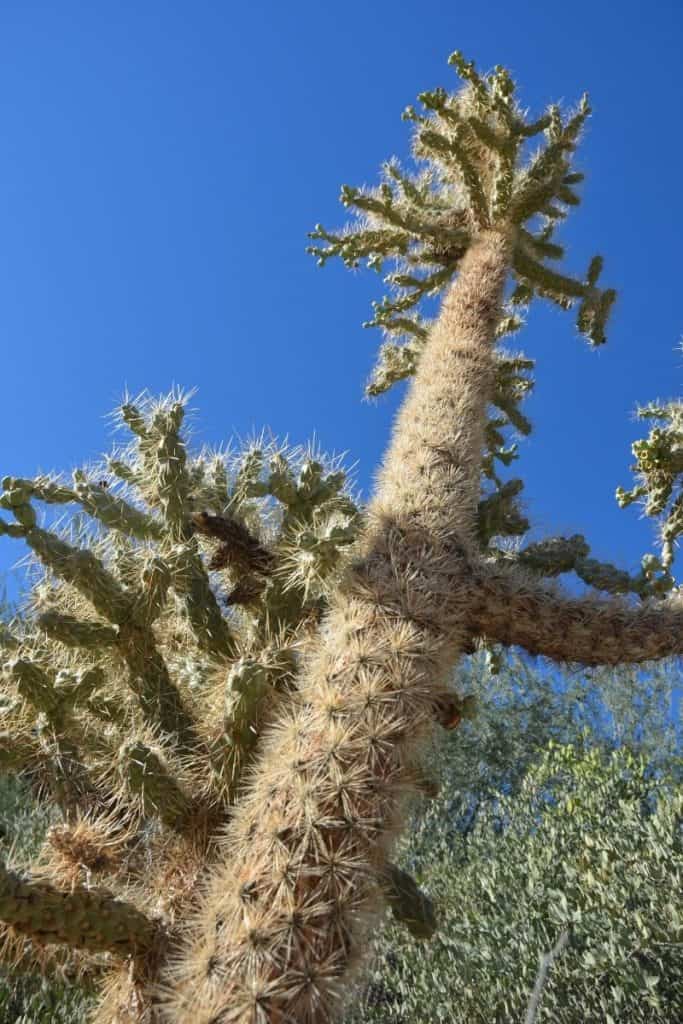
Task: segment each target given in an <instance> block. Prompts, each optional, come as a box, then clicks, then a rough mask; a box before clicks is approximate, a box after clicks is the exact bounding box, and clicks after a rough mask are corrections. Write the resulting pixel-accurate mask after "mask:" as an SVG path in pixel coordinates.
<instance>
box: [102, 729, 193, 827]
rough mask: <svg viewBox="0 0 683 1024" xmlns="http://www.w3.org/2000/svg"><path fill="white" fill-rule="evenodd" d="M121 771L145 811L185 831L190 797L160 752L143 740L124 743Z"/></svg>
mask: <svg viewBox="0 0 683 1024" xmlns="http://www.w3.org/2000/svg"><path fill="white" fill-rule="evenodd" d="M119 771H120V772H121V775H122V777H123V779H124V784H125V785H126V787H127V789H128V791H129V793H132V794H134V795H135V797H137V799H138V800H139V801H140V805H141V809H142V811H143V813H144V814H147V815H154V816H156V817H158V818H159V819H160V820H161V821H163V822H164V824H165V825H167V826H168V827H169V828H171V829H175V830H177V831H182V828H183V825H184V824H186V821H187V816H188V812H189V804H188V799H187V796H186V795H185V793H184V792H183V790H182V789H181V787H180V786H179V785H178V783H177V782H176V780H175V779H174V778H173V777H172V775H171V774H170V772H169V770H168V768H167V767H166V765H165V764H164V762H163V760H162V758H161V757H160V756H159V754H158V753H157V752H156V751H154V750H152V749H151V748H150V747H148V746H147V745H146V744H145V743H142V742H141V741H140V740H132V741H131V742H129V743H126V744H124V746H123V747H122V749H121V752H120V754H119Z"/></svg>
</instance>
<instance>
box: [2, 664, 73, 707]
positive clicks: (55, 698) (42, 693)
mask: <svg viewBox="0 0 683 1024" xmlns="http://www.w3.org/2000/svg"><path fill="white" fill-rule="evenodd" d="M10 673H11V675H12V677H13V679H14V682H15V684H16V687H17V691H18V692H19V694H20V695H21V696H22V697H23V698H24V700H26V701H28V702H29V703H30V704H32V705H33V707H34V708H36V710H37V711H42V712H43V713H44V714H45V715H47V717H48V718H51V719H54V718H56V717H57V716H58V715H59V712H60V710H61V700H60V698H59V695H58V694H57V692H56V691H55V687H54V683H53V682H52V681H51V680H50V678H49V677H48V676H47V675H46V674H45V672H43V670H42V669H41V668H40V667H39V666H38V665H36V664H34V663H33V662H31V661H27V660H26V659H24V658H19V659H17V660H16V661H14V662H12V664H11V665H10Z"/></svg>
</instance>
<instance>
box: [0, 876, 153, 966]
mask: <svg viewBox="0 0 683 1024" xmlns="http://www.w3.org/2000/svg"><path fill="white" fill-rule="evenodd" d="M0 920H2V921H4V922H5V924H8V925H11V927H12V928H13V929H14V930H15V931H17V932H19V933H20V934H22V935H25V936H26V937H27V938H29V939H31V940H32V941H34V942H37V943H39V944H45V943H60V944H63V945H67V946H70V947H71V948H73V949H82V950H87V951H88V952H90V953H101V952H108V953H115V954H116V955H118V956H121V957H129V956H131V955H140V954H143V953H144V952H145V951H146V950H149V949H151V948H152V947H153V946H154V944H155V943H156V942H158V939H159V934H160V929H159V925H158V924H157V923H156V922H154V921H151V920H150V919H149V918H148V917H147V916H146V915H145V914H143V913H142V912H141V911H140V910H138V909H137V908H136V907H134V906H132V904H130V903H125V902H123V901H122V900H117V899H114V898H113V897H111V896H110V895H108V894H106V893H99V892H97V891H96V890H92V889H87V890H86V889H74V890H73V891H72V892H60V891H59V890H58V889H56V888H55V887H54V886H52V885H50V884H48V883H47V882H43V881H29V880H27V879H25V878H22V877H21V875H19V874H17V873H16V872H14V871H9V870H8V869H7V868H6V867H5V866H4V865H3V864H0Z"/></svg>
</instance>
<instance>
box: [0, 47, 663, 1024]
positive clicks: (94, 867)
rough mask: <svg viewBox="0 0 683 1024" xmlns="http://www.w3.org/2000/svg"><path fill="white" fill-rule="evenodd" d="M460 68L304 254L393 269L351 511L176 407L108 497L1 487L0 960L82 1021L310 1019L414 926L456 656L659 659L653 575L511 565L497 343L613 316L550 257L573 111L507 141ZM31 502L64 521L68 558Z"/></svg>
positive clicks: (282, 457)
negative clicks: (21, 816)
mask: <svg viewBox="0 0 683 1024" xmlns="http://www.w3.org/2000/svg"><path fill="white" fill-rule="evenodd" d="M452 63H453V64H454V65H455V67H456V70H457V71H458V73H459V74H460V76H461V78H462V79H463V82H464V86H463V88H462V89H461V91H460V92H458V93H456V94H455V95H449V94H447V93H446V92H445V91H443V90H436V91H435V92H433V93H425V94H424V95H423V96H422V97H421V99H422V102H423V105H424V107H425V113H424V114H417V113H416V112H415V111H413V110H409V111H408V112H407V117H408V119H409V120H411V121H412V122H413V123H414V125H415V134H414V153H415V156H416V158H417V160H418V162H419V164H418V170H417V172H416V173H415V174H410V173H407V172H404V171H403V170H402V169H401V168H400V167H399V166H398V164H397V163H396V162H391V163H389V164H388V165H387V166H386V168H385V180H384V181H383V183H382V184H381V185H380V187H379V189H378V190H376V191H369V192H362V191H358V190H354V189H349V188H345V189H344V190H343V192H342V199H343V201H344V202H345V204H346V205H348V206H350V207H352V208H354V209H355V210H356V211H357V213H358V214H359V217H358V219H357V222H356V223H354V224H353V225H351V226H350V227H349V228H348V229H346V230H345V231H344V232H342V233H341V234H338V235H336V234H332V233H330V232H327V231H325V230H324V229H323V228H322V227H318V228H316V231H315V232H314V237H315V238H316V239H318V240H322V241H324V242H325V246H323V247H320V248H317V247H316V248H315V249H314V252H315V253H316V254H317V256H318V259H319V261H321V262H325V261H326V260H327V259H328V258H329V257H331V256H333V255H340V256H341V257H342V258H343V259H344V261H345V262H346V263H348V264H350V265H352V266H355V265H356V264H358V263H359V262H361V261H362V260H366V261H367V262H368V263H369V264H370V265H371V266H373V267H375V268H377V269H379V268H381V267H382V266H383V264H384V262H385V261H387V260H389V261H395V263H396V266H395V269H394V270H393V271H392V273H391V274H390V275H389V277H388V279H387V281H388V284H389V286H390V289H391V294H390V295H389V297H388V298H386V299H384V300H383V301H382V302H381V303H379V304H378V305H377V307H376V312H375V317H374V320H373V321H372V322H373V323H376V324H378V325H379V326H380V327H381V328H382V329H383V330H384V331H385V332H386V333H387V334H388V335H390V340H388V341H387V342H386V343H385V344H384V346H383V348H382V350H381V356H380V363H379V366H378V369H377V371H376V373H375V375H374V377H373V380H372V381H371V383H370V385H369V391H370V392H371V393H373V394H374V393H378V392H380V391H382V390H385V389H386V388H387V387H389V386H391V385H392V384H393V383H394V382H396V381H398V380H401V379H403V378H405V377H408V376H414V381H413V383H412V385H411V388H410V391H409V393H408V397H407V399H406V401H405V403H404V406H403V409H402V411H401V413H400V415H399V418H398V420H397V423H396V427H395V430H394V435H393V439H392V442H391V445H390V447H389V449H388V452H387V456H386V459H385V462H384V466H383V468H382V471H381V473H380V476H379V479H378V483H377V489H376V494H375V496H374V498H373V500H372V502H371V504H370V505H369V507H368V508H367V509H365V510H363V511H362V512H361V510H359V509H358V507H357V506H356V504H355V503H354V501H353V500H352V498H351V496H350V494H349V493H348V490H347V487H346V482H345V476H344V473H343V472H342V471H341V469H340V468H339V466H338V465H336V464H333V465H329V464H327V463H326V462H325V460H323V459H320V458H318V457H316V456H315V455H314V454H313V453H311V452H296V453H288V452H286V451H280V450H277V449H275V448H274V447H273V446H272V445H270V446H269V445H255V446H253V447H251V448H250V449H248V450H247V451H245V452H243V453H242V454H241V455H240V456H238V457H237V458H235V459H228V458H227V457H226V456H224V455H222V454H220V453H216V454H213V455H212V454H210V453H204V454H200V455H199V456H196V457H193V456H192V455H191V454H189V453H188V451H187V448H186V445H185V442H184V439H183V434H182V430H181V427H182V421H183V416H184V406H185V403H184V400H183V398H182V396H178V395H173V396H170V397H169V398H167V399H164V400H161V401H159V402H153V401H151V400H148V399H146V400H144V401H142V402H137V403H136V402H126V403H125V404H124V405H123V406H122V408H121V410H120V415H121V419H122V421H123V423H124V424H125V426H126V427H127V428H128V429H129V430H130V431H131V432H132V435H133V442H132V444H131V446H130V447H129V448H128V449H127V450H126V451H124V452H122V453H118V455H117V457H115V458H113V459H111V460H110V461H109V463H108V466H107V469H106V471H104V472H102V471H97V472H86V471H83V472H77V473H75V474H74V476H73V482H72V483H70V484H67V483H65V482H63V481H61V480H58V479H51V478H45V477H40V478H37V479H35V480H23V479H15V478H6V479H5V481H4V494H3V495H2V497H1V498H0V506H2V507H3V508H5V509H6V510H8V511H10V512H11V513H13V516H14V518H13V521H9V520H7V519H5V520H3V521H2V526H0V529H1V530H2V531H3V532H5V533H8V534H10V535H11V536H14V537H17V538H20V539H23V540H24V541H25V543H26V544H27V545H28V546H29V548H30V549H31V550H32V552H33V553H34V555H35V557H36V559H37V560H38V561H39V562H40V563H41V564H42V566H43V568H44V575H43V576H42V577H41V578H40V579H39V580H38V581H37V583H36V585H35V587H34V590H33V593H32V602H31V608H30V613H29V615H28V616H27V618H26V619H25V620H24V622H23V623H22V624H21V625H19V626H17V627H16V628H15V629H14V631H12V630H10V631H9V632H8V633H6V634H3V637H2V642H3V645H4V648H5V650H6V652H7V653H6V658H5V664H4V669H3V684H4V690H5V693H4V703H3V714H4V723H3V730H4V731H3V741H2V744H0V754H1V756H2V759H3V762H4V763H5V765H6V767H8V768H11V769H13V770H15V771H22V772H24V773H26V775H27V776H28V778H29V779H30V780H31V783H32V784H33V786H34V787H35V789H36V791H37V792H39V793H41V792H48V793H49V794H50V796H51V798H52V799H53V800H54V801H55V802H56V803H57V804H58V805H59V807H60V808H61V810H62V815H63V819H62V821H61V822H60V823H59V824H57V825H56V826H55V827H54V828H53V829H52V831H51V832H50V833H49V835H48V838H47V841H46V844H45V848H44V850H43V853H42V856H41V857H40V858H39V861H38V863H37V864H36V865H35V866H34V870H33V875H32V876H30V877H25V876H24V875H22V874H21V873H20V872H18V871H16V870H10V869H9V868H7V869H3V875H2V878H1V879H0V918H2V919H3V920H4V921H5V922H6V941H5V945H4V948H5V951H6V954H7V956H8V957H10V958H11V957H14V958H15V960H16V961H17V962H21V963H22V964H26V963H31V962H32V958H33V961H34V962H35V961H40V962H41V963H42V964H43V965H44V969H46V970H47V969H49V967H50V964H52V965H54V966H60V965H62V964H64V963H65V962H68V963H69V964H70V965H71V966H73V967H76V968H77V969H78V970H81V971H82V972H84V973H87V974H90V975H92V976H94V977H97V978H100V979H101V984H102V992H103V996H102V1000H101V1002H100V1005H99V1008H98V1010H97V1013H96V1019H97V1020H99V1021H101V1022H105V1021H131V1022H132V1021H148V1022H150V1024H151V1022H153V1021H158V1020H159V1021H160V1020H167V1021H170V1022H173V1024H180V1022H186V1024H187V1022H190V1021H192V1022H193V1024H228V1022H235V1024H237V1022H241V1024H246V1022H254V1024H256V1022H262V1024H267V1022H271V1024H276V1022H277V1024H284V1022H290V1021H291V1022H294V1021H297V1022H299V1021H300V1022H309V1024H323V1022H328V1021H332V1020H334V1019H335V1018H336V1016H337V1015H338V1013H339V1010H340V1008H341V1006H342V998H341V997H342V996H343V995H344V994H345V993H348V991H349V988H348V986H349V984H350V983H352V982H353V980H354V976H355V973H356V971H357V968H358V966H359V965H360V964H361V963H362V959H363V951H364V949H365V946H366V942H365V938H366V935H367V931H368V928H370V927H372V924H373V922H374V920H375V919H376V915H377V912H378V910H379V908H380V907H382V906H383V905H384V904H385V903H388V904H389V905H390V906H391V908H392V910H393V912H394V914H395V915H396V916H397V917H398V919H399V920H401V921H403V923H404V924H405V925H406V926H407V927H408V928H409V929H410V930H411V931H412V932H413V934H415V935H417V936H421V937H426V936H428V935H429V934H431V933H432V932H433V930H434V928H435V927H436V925H437V922H436V918H435V914H434V908H433V907H432V906H431V904H430V903H429V901H428V900H427V898H426V897H425V896H424V895H423V894H421V893H420V892H419V890H418V889H417V887H416V886H415V884H414V882H413V881H412V879H410V877H409V876H406V874H405V872H402V871H400V870H399V869H398V868H396V867H395V866H394V865H393V864H392V863H391V859H390V858H391V848H392V844H393V841H394V838H395V836H396V835H397V833H398V832H399V831H400V828H401V826H402V823H403V822H404V821H405V820H406V807H407V804H408V803H409V802H410V800H411V799H413V798H414V797H415V796H416V795H417V794H419V793H420V792H424V791H426V790H428V789H429V784H428V781H426V780H425V779H424V777H423V772H422V769H421V764H420V758H421V749H422V744H423V742H424V741H425V740H426V738H427V737H428V736H429V734H430V732H431V730H432V728H433V726H434V724H435V723H439V724H440V725H441V726H442V727H445V728H453V727H455V726H456V725H457V723H458V721H459V720H460V718H461V717H463V716H465V715H467V714H471V713H472V710H473V704H472V701H471V699H469V698H468V697H467V696H466V695H460V694H456V693H453V692H451V691H450V690H449V686H448V678H449V675H450V673H451V670H452V668H453V666H454V664H455V663H456V661H457V659H458V658H459V657H460V656H461V655H462V654H463V653H466V652H468V651H470V650H472V649H473V648H474V646H475V645H476V644H478V643H479V642H480V641H481V639H482V638H483V640H484V641H485V642H486V643H491V644H499V643H503V644H521V645H522V646H524V647H526V648H527V649H528V650H530V651H532V652H535V653H543V654H546V655H549V656H550V657H553V658H556V659H558V660H580V661H583V662H585V663H586V664H601V663H604V664H612V663H619V662H628V661H641V660H645V659H650V658H656V657H661V656H664V655H667V654H670V653H673V652H679V651H680V650H681V649H682V648H683V639H682V637H683V634H682V630H681V627H682V626H683V609H682V608H681V606H680V602H679V600H678V597H677V595H676V594H675V593H674V594H673V595H669V597H666V598H665V597H664V594H665V593H666V592H667V590H671V589H672V587H673V579H672V577H671V576H670V572H669V567H670V560H669V561H668V562H662V564H661V565H659V566H657V567H655V566H653V565H651V564H650V563H648V566H647V567H646V568H644V570H643V573H642V574H641V575H640V576H639V577H631V576H630V575H629V574H628V573H623V572H619V570H617V569H616V568H614V567H612V566H607V565H602V564H600V563H597V562H596V561H594V560H592V559H590V558H589V548H588V545H587V543H586V542H585V541H584V539H583V538H582V537H571V538H551V539H549V540H547V541H545V542H542V543H536V544H534V545H528V546H526V547H522V548H520V549H519V550H516V551H515V550H512V548H511V547H510V544H509V543H508V544H506V543H504V542H503V541H504V539H505V538H510V537H520V536H523V535H524V534H525V533H526V531H527V529H528V522H527V520H526V519H525V518H524V516H523V514H522V512H521V511H520V508H519V506H518V500H519V493H520V490H521V482H520V481H518V480H503V479H502V478H501V476H500V473H501V466H502V467H506V466H508V465H509V464H510V463H511V462H512V461H513V460H514V458H515V457H516V449H515V446H514V445H513V444H510V436H509V435H510V432H511V431H516V432H517V433H522V434H524V433H528V431H529V430H530V424H529V422H528V420H527V419H526V417H525V416H524V414H523V413H522V412H521V409H520V403H521V401H522V400H523V398H524V396H525V395H526V394H527V392H528V391H529V388H530V387H531V384H532V381H531V377H530V374H531V371H532V369H533V364H532V363H531V361H530V360H527V359H525V357H524V356H522V355H518V354H510V353H505V352H503V351H501V350H500V349H499V348H498V347H497V345H498V342H499V340H500V339H501V338H503V337H504V336H505V335H507V334H509V333H511V332H513V331H514V330H516V329H517V328H518V327H519V326H520V321H519V318H518V316H517V313H516V312H515V307H517V306H522V305H525V304H528V302H529V301H530V300H531V299H532V298H533V297H534V296H541V297H545V298H548V299H550V300H552V301H554V302H557V303H558V304H559V305H560V306H562V307H565V308H566V307H569V306H572V305H576V306H577V307H578V316H577V325H578V328H579V330H580V331H581V332H582V333H583V334H585V335H586V337H587V338H588V339H589V341H590V342H591V343H592V344H594V345H598V344H601V343H602V342H603V341H604V339H605V335H604V332H605V324H606V320H607V316H608V313H609V309H610V306H611V304H612V302H613V299H614V293H613V292H611V291H602V290H601V289H600V288H599V287H598V284H597V281H598V277H599V273H600V268H601V261H600V260H599V259H598V258H596V259H594V260H593V261H592V262H591V264H590V266H589V268H588V270H587V272H586V275H585V278H584V279H582V280H577V279H574V278H571V277H569V276H567V275H566V274H564V273H561V272H559V271H558V270H555V269H551V267H550V266H549V265H548V261H550V260H558V259H560V258H561V257H562V255H563V253H562V249H561V248H560V247H559V246H558V245H557V244H556V243H555V242H554V241H553V240H552V235H553V230H554V228H555V226H556V224H557V222H558V221H559V220H560V219H561V218H562V217H563V216H564V215H565V212H566V207H568V206H572V205H575V204H576V203H577V202H578V198H577V196H576V193H575V191H574V186H575V185H576V184H577V183H578V182H579V181H580V179H581V175H580V174H578V173H577V172H576V171H575V170H574V169H573V163H572V162H573V154H574V150H575V148H576V144H577V140H578V137H579V134H580V131H581V129H582V127H583V124H584V121H585V119H586V117H587V116H588V114H589V108H588V104H587V101H585V100H584V101H582V103H581V105H580V107H579V109H578V110H577V111H576V112H575V113H574V114H572V115H571V116H569V117H568V118H566V119H565V118H563V117H562V115H561V113H560V111H559V109H558V108H556V107H551V108H550V109H549V111H548V112H547V113H546V114H545V115H544V116H543V117H542V118H541V119H540V120H538V121H536V122H534V123H529V122H528V121H527V120H526V118H525V116H524V115H523V113H522V111H521V110H520V108H519V107H518V105H517V103H516V101H515V98H514V85H513V83H512V81H511V79H510V76H509V75H508V74H507V72H505V71H504V70H503V69H501V68H497V69H496V70H495V71H494V72H493V73H492V74H490V75H488V76H480V75H479V74H478V73H477V72H476V71H475V69H474V67H473V66H472V65H470V64H467V63H466V62H465V61H464V60H463V59H462V57H461V56H460V55H458V54H456V55H454V57H453V58H452ZM542 134H543V135H544V143H543V145H542V146H541V148H540V149H539V150H538V152H536V153H532V154H528V153H527V149H528V141H529V140H530V139H533V138H534V137H535V136H540V135H542ZM510 280H512V282H513V289H512V291H511V294H510V295H509V296H508V297H507V298H508V301H507V303H506V295H507V293H506V288H507V284H508V282H509V281H510ZM441 293H443V300H442V303H441V308H440V311H439V313H438V315H437V316H436V318H435V319H434V320H433V321H432V322H431V323H428V322H427V321H425V319H424V318H423V316H422V314H421V313H420V304H421V302H422V300H423V299H425V298H428V297H430V296H431V297H434V296H437V295H439V294H441ZM397 339H398V342H397ZM401 339H402V340H401ZM644 471H645V470H644ZM676 472H678V471H676ZM39 502H45V503H48V504H58V505H67V506H75V507H76V508H78V509H79V510H80V511H79V512H78V515H77V516H76V518H75V519H74V520H73V521H72V523H71V526H70V533H69V532H62V534H60V533H59V531H58V530H56V529H45V528H43V527H42V526H39V525H38V520H37V516H36V503H39ZM86 517H87V518H86ZM88 524H89V525H88ZM570 571H574V572H576V573H577V574H578V575H579V576H580V577H581V578H583V580H584V581H585V582H586V583H588V584H589V585H590V586H592V587H593V588H594V589H597V590H603V591H606V592H608V593H609V594H610V595H615V594H621V593H623V594H626V595H628V594H638V595H639V597H640V598H641V599H642V603H641V605H640V607H634V606H633V604H631V603H630V602H629V599H628V598H615V597H614V596H611V597H609V598H600V599H598V598H597V597H595V596H588V597H586V598H582V599H572V598H569V597H565V596H563V595H562V593H561V592H560V591H558V590H557V589H556V588H555V587H554V584H552V583H549V582H548V580H549V579H552V578H553V577H557V576H559V575H560V574H562V573H565V572H570Z"/></svg>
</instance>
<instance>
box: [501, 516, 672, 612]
mask: <svg viewBox="0 0 683 1024" xmlns="http://www.w3.org/2000/svg"><path fill="white" fill-rule="evenodd" d="M494 553H495V555H496V557H498V558H499V559H500V561H501V563H502V564H506V565H509V566H511V567H512V566H518V567H520V568H522V569H525V570H528V571H530V572H532V573H534V574H535V575H538V576H541V577H546V578H553V577H556V576H561V575H562V574H563V573H568V572H574V573H576V575H577V576H578V577H579V579H580V580H582V581H583V582H584V583H585V584H586V585H587V586H589V587H592V588H594V589H595V590H602V591H604V592H606V593H608V594H615V595H616V594H637V595H638V596H639V597H641V598H642V599H643V600H644V599H645V598H647V597H662V596H664V595H665V594H666V593H668V592H669V591H671V590H672V589H673V586H674V579H673V577H672V576H671V574H670V572H669V571H668V569H667V568H666V567H665V566H664V564H663V562H662V560H661V559H658V558H657V557H656V556H654V555H646V556H645V558H643V560H642V568H641V571H640V572H639V573H638V574H636V575H632V574H631V573H628V572H626V571H625V570H624V569H619V568H617V566H615V565H612V564H611V563H609V562H600V561H598V560H597V559H595V558H589V557H588V556H589V554H590V545H589V544H588V542H587V541H586V539H585V538H584V537H583V536H582V535H581V534H579V533H577V534H574V535H573V536H571V537H547V538H545V539H544V540H541V541H538V542H536V543H534V544H528V545H527V546H526V547H524V548H522V549H521V550H520V551H518V552H515V553H512V552H507V551H506V552H503V551H496V552H494Z"/></svg>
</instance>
